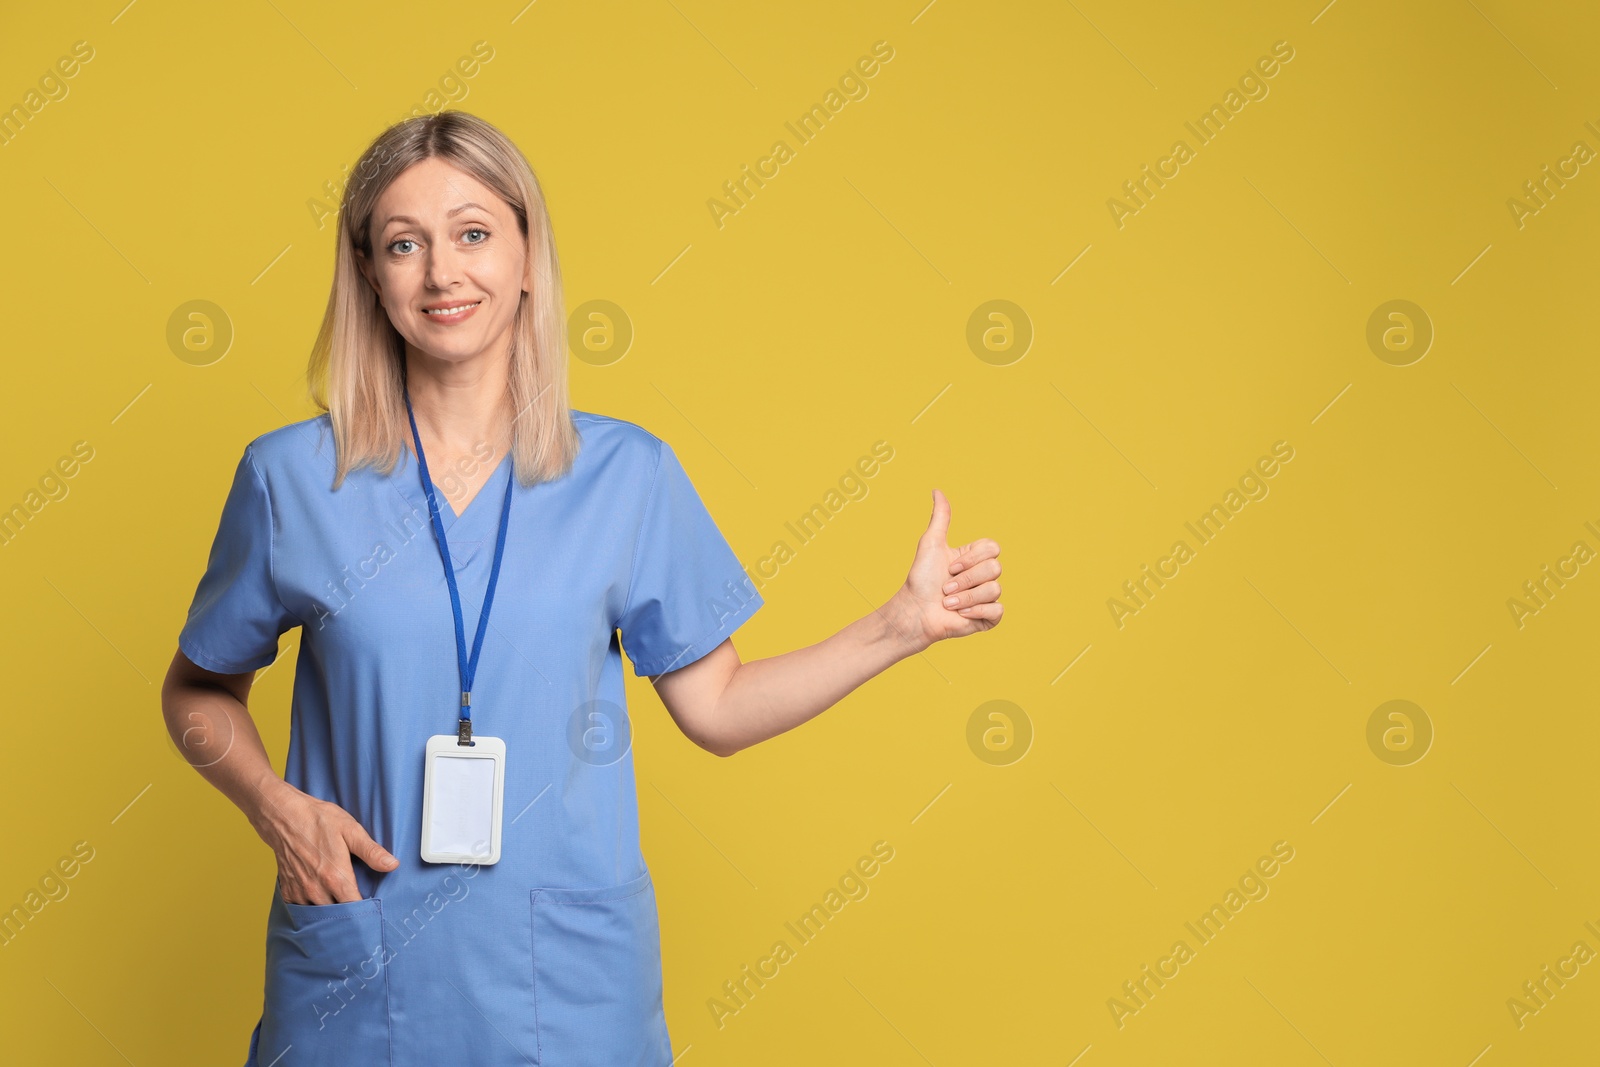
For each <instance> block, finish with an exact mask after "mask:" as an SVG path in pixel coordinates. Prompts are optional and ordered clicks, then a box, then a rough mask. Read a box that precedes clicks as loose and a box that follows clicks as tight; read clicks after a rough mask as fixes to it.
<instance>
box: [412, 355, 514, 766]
mask: <svg viewBox="0 0 1600 1067" xmlns="http://www.w3.org/2000/svg"><path fill="white" fill-rule="evenodd" d="M401 393H402V395H403V396H404V397H405V400H406V415H407V417H409V418H410V419H411V437H412V440H414V441H415V442H416V444H417V469H418V470H419V471H420V472H421V473H422V490H423V492H425V493H427V494H428V515H429V517H430V518H432V519H433V535H434V539H435V540H436V541H437V542H438V545H439V559H440V560H441V561H442V562H443V563H444V577H445V581H446V582H448V583H450V610H451V611H453V612H455V616H456V664H457V666H458V667H459V668H460V671H461V718H460V720H459V721H458V722H457V724H456V744H458V745H471V744H476V742H475V741H473V740H472V678H473V675H475V674H477V672H478V653H479V652H481V651H483V634H484V631H485V630H486V629H488V626H489V608H490V607H491V606H492V605H493V604H494V587H495V583H497V582H498V581H499V580H500V557H501V556H502V555H504V554H505V548H506V527H507V526H508V525H509V524H510V519H511V487H512V485H513V483H514V482H515V481H516V470H515V468H513V469H512V470H510V471H507V472H506V502H505V504H504V506H503V507H502V508H501V511H500V533H499V535H498V536H497V537H496V538H495V542H494V566H493V568H491V569H490V571H489V588H488V589H486V590H484V594H483V612H482V613H481V614H480V615H479V616H478V632H477V634H476V636H474V637H473V639H472V656H471V658H468V656H467V638H466V629H465V626H464V625H463V624H462V621H461V591H460V590H459V589H458V588H457V587H456V569H455V565H454V564H452V563H451V562H450V542H449V541H447V540H446V539H445V536H444V522H443V521H442V520H441V519H440V518H439V501H438V499H437V498H435V497H434V495H433V479H432V478H430V477H428V460H427V458H426V457H425V456H423V454H422V435H421V434H419V433H418V432H417V416H416V414H415V413H414V412H413V411H412V410H411V393H410V391H409V390H407V389H406V388H405V386H404V385H402V386H401Z"/></svg>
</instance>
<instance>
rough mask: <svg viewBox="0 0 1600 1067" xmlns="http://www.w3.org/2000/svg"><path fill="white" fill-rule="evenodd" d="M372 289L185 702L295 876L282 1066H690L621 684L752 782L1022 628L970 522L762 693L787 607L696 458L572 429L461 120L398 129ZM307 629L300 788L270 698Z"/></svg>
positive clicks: (275, 451) (335, 341)
mask: <svg viewBox="0 0 1600 1067" xmlns="http://www.w3.org/2000/svg"><path fill="white" fill-rule="evenodd" d="M337 256H338V258H337V261H336V266H335V272H334V280H333V290H332V294H331V296H330V298H329V302H328V308H327V312H326V315H325V317H324V319H323V324H322V330H321V333H320V334H319V336H318V338H317V343H316V346H315V348H314V351H313V354H312V357H311V367H310V372H309V373H308V380H309V382H310V383H311V387H312V397H313V399H314V400H315V401H316V402H317V405H318V406H319V407H320V408H323V409H324V411H325V413H324V414H322V415H319V416H317V417H315V418H311V419H307V420H304V421H302V422H297V423H293V424H291V425H288V426H284V427H282V428H280V429H277V430H274V431H272V432H270V433H267V434H264V435H262V436H260V437H257V438H256V439H255V440H253V441H252V442H250V444H249V445H248V446H247V447H246V448H245V451H244V456H243V458H242V459H241V460H240V462H239V465H238V467H237V469H236V471H235V474H234V480H233V485H232V489H231V490H230V492H229V494H228V497H227V501H226V503H225V505H224V508H223V512H222V518H221V523H220V527H219V529H218V532H217V536H216V540H215V541H214V543H213V545H212V548H211V554H210V559H209V562H208V565H207V569H206V571H205V574H204V576H203V577H202V578H201V580H200V583H199V586H198V588H197V589H196V591H195V597H194V602H193V606H192V607H191V608H190V611H189V616H188V619H187V621H186V623H185V624H184V626H183V629H182V632H181V633H180V635H179V638H178V645H179V652H178V654H177V655H176V656H174V658H173V662H172V667H171V669H170V670H169V672H168V675H167V679H166V684H165V686H164V688H163V693H162V699H163V709H164V714H165V716H166V719H167V723H168V729H169V731H170V732H171V733H172V735H173V737H174V739H175V740H176V741H177V742H178V743H179V745H180V749H181V750H182V751H184V752H185V754H186V755H187V756H188V758H189V759H190V761H191V762H192V763H193V764H194V765H195V766H196V768H197V769H198V770H199V771H200V773H201V774H202V775H204V776H205V777H206V779H207V780H208V781H210V782H211V783H212V784H213V785H215V786H216V787H217V788H218V789H219V790H221V791H222V792H223V793H224V794H225V795H226V796H227V797H228V798H229V799H230V800H232V801H233V802H234V803H235V804H237V805H238V806H239V808H240V809H241V810H243V811H244V813H245V815H246V816H247V817H248V818H249V820H250V823H251V825H252V827H253V828H254V829H255V830H256V832H257V833H258V834H259V835H260V836H261V838H262V840H263V841H265V842H266V843H267V844H268V845H269V846H270V847H271V848H272V851H273V854H274V856H275V857H276V859H277V866H278V877H277V881H276V884H275V886H274V889H273V896H272V900H271V904H270V908H269V911H268V918H267V973H266V996H265V1004H264V1010H263V1012H262V1015H261V1019H260V1021H259V1022H258V1024H257V1026H256V1029H255V1032H254V1033H253V1034H252V1035H251V1040H250V1059H249V1063H250V1064H252V1065H254V1064H260V1065H262V1067H265V1065H267V1064H280V1065H281V1067H291V1065H300V1064H330V1065H331V1064H339V1065H348V1064H369V1063H370V1064H377V1063H384V1064H391V1065H393V1067H409V1065H413V1064H428V1065H438V1064H467V1063H470V1064H475V1065H486V1064H501V1063H504V1064H513V1063H534V1062H537V1063H540V1064H545V1065H555V1067H575V1065H584V1064H596V1065H605V1067H616V1065H619V1064H649V1065H666V1064H669V1063H671V1061H672V1059H673V1054H672V1049H671V1045H670V1042H669V1040H668V1036H667V1028H666V1022H665V1018H664V1015H663V1010H662V997H661V961H660V942H659V930H658V927H657V916H656V902H655V892H654V887H653V885H652V884H651V880H650V874H649V871H648V870H647V869H646V866H645V862H644V857H643V855H642V854H641V852H640V848H639V841H638V820H637V806H636V800H635V796H634V788H633V785H634V773H633V764H632V759H631V753H630V746H629V744H628V740H629V738H628V733H627V715H626V712H625V711H624V709H623V703H624V693H623V674H622V657H621V653H622V651H624V650H626V652H627V653H628V657H629V659H630V660H631V661H632V663H633V668H634V672H635V674H636V675H641V676H649V677H650V679H651V681H652V682H653V683H654V685H655V687H656V691H657V692H658V693H659V694H660V695H661V699H662V702H663V703H664V704H665V705H666V707H667V710H668V712H669V713H670V714H671V715H672V717H673V719H674V720H675V721H676V722H677V724H678V726H679V727H680V728H681V729H682V730H683V732H684V734H686V735H687V736H688V737H689V738H690V739H691V740H693V741H694V742H695V743H696V744H698V745H700V746H701V747H703V748H705V749H707V750H708V751H710V752H713V753H716V754H718V755H722V756H728V755H732V754H733V753H735V752H737V751H739V750H740V749H743V748H747V747H749V746H750V745H753V744H756V743H758V742H760V741H763V740H765V739H767V738H769V737H773V736H776V735H777V734H780V733H783V732H784V731H786V730H790V729H793V728H794V727H796V726H798V725H800V724H801V723H803V722H805V721H806V720H807V719H810V718H811V717H812V716H814V715H816V714H818V713H819V712H821V711H823V710H824V709H826V708H828V707H830V706H831V705H833V704H834V703H836V702H837V701H838V700H840V699H841V698H842V697H844V696H845V695H846V694H847V693H849V692H850V691H851V690H853V689H855V688H856V687H857V686H858V685H860V684H861V683H862V682H864V681H866V680H867V679H868V678H871V677H872V676H873V675H875V674H877V673H878V672H880V671H882V670H884V669H885V668H887V667H888V666H889V665H890V664H892V663H894V662H896V661H898V660H900V659H902V658H904V657H906V656H908V655H911V654H913V653H916V652H919V651H921V650H922V649H924V648H926V647H927V646H928V645H930V644H931V643H933V642H934V641H937V640H940V639H942V638H947V637H960V636H964V635H966V634H971V633H976V632H978V631H980V630H986V629H989V628H991V627H993V626H994V625H995V624H997V623H998V622H999V620H1000V616H1001V606H1000V604H999V602H998V597H999V594H1000V589H999V585H998V583H997V582H996V578H997V576H998V575H999V573H1000V564H999V560H998V559H997V555H998V553H999V546H998V545H997V544H995V542H993V541H992V540H988V539H984V540H980V541H976V542H973V543H972V544H970V545H966V546H962V547H961V548H960V549H952V548H950V547H949V546H947V545H946V543H945V530H946V528H947V526H948V523H949V515H950V508H949V504H948V503H947V502H946V501H945V499H944V497H943V496H942V495H941V494H940V493H939V492H938V491H937V490H935V491H934V504H933V518H932V520H931V522H930V524H929V526H928V528H927V531H926V532H925V533H924V534H923V535H922V538H921V540H920V541H919V542H918V545H917V550H916V555H915V559H914V561H913V563H912V566H911V571H910V575H909V576H908V577H907V579H906V580H905V582H904V584H903V585H902V586H901V587H900V588H899V589H898V590H897V591H896V592H895V594H894V595H893V596H892V597H891V598H890V599H889V601H888V603H887V604H885V605H884V606H883V607H882V608H880V609H878V610H875V611H873V612H872V613H871V614H869V615H867V616H866V617H864V618H862V619H859V620H857V621H855V622H853V623H851V624H850V625H849V626H847V627H845V628H844V629H843V630H841V631H840V632H838V633H836V634H834V635H833V636H832V637H829V638H827V639H826V640H824V641H822V642H820V643H818V644H815V645H812V646H810V647H808V648H801V649H798V650H796V651H793V652H789V653H786V654H784V655H779V656H773V657H771V658H768V659H761V660H755V661H753V662H750V663H743V662H741V660H740V659H739V655H738V653H737V652H736V651H735V650H734V647H733V641H732V640H731V636H730V635H731V634H732V633H733V631H734V630H735V629H737V628H738V627H739V625H740V624H742V623H743V622H744V621H745V620H746V619H748V618H749V617H750V616H751V615H753V614H754V613H755V611H756V610H757V609H758V608H760V607H761V605H762V603H763V601H762V598H761V596H760V594H759V593H757V592H756V591H755V589H754V588H753V587H752V586H751V584H750V582H749V580H748V578H747V577H746V576H745V574H744V572H743V570H742V568H741V567H740V564H739V561H738V559H737V558H736V557H735V556H734V554H733V552H732V550H731V549H730V548H729V547H728V544H727V542H726V541H725V540H724V539H723V538H722V536H721V534H720V532H719V531H718V529H717V527H716V525H715V524H714V523H713V522H712V520H711V517H710V516H709V515H708V514H707V512H706V510H705V508H704V506H703V505H702V503H701V501H700V498H699V496H698V495H697V493H696V492H695V489H694V488H693V486H692V485H691V483H690V481H689V479H688V476H687V475H686V474H685V472H684V469H683V467H682V466H681V465H680V463H679V461H678V459H677V457H676V456H675V454H674V453H673V451H672V449H671V448H670V447H669V446H668V445H667V444H666V443H665V442H663V441H661V440H660V439H659V438H657V437H655V436H654V435H652V434H650V433H649V432H647V431H645V430H643V429H641V428H640V427H638V426H636V425H634V424H632V423H629V422H625V421H622V420H620V419H614V418H609V417H606V416H603V415H598V414H592V413H589V412H583V411H572V410H570V409H569V408H568V406H567V387H566V370H565V366H566V362H565V361H566V352H565V332H564V323H563V310H562V293H561V275H560V270H559V266H558V263H557V260H556V254H555V245H554V241H553V238H552V235H551V228H550V220H549V215H548V213H547V211H546V208H545V203H544V198H543V194H542V192H541V191H540V188H539V184H538V181H537V179H536V178H535V177H534V174H533V172H532V170H531V169H530V168H529V167H528V164H527V162H526V160H525V159H524V158H523V157H522V155H521V154H520V153H519V152H518V151H517V150H516V148H515V147H514V146H513V145H512V144H511V143H510V142H509V141H508V140H507V139H506V138H505V137H504V136H503V135H502V134H501V133H500V132H499V131H498V130H496V129H495V128H494V127H492V126H490V125H489V124H487V123H485V122H483V121H482V120H480V119H477V118H474V117H473V116H471V115H467V114H464V113H462V112H444V113H442V114H439V115H434V116H428V117H424V118H417V119H410V120H407V121H405V122H402V123H400V124H398V125H396V126H394V127H392V128H390V129H389V130H387V131H386V132H385V133H383V134H382V135H381V136H380V137H378V139H377V140H376V141H375V142H374V143H373V144H372V146H371V147H370V148H368V149H367V151H366V153H365V154H364V155H363V157H362V159H361V161H360V163H359V164H358V165H357V167H356V169H355V171H354V173H353V175H352V177H351V180H350V183H349V185H348V186H347V187H346V189H345V193H344V198H343V204H342V207H341V212H340V216H339V234H338V253H337ZM439 490H446V492H444V493H442V494H441V493H440V492H439ZM441 495H442V496H443V497H444V499H443V500H440V499H439V497H440V496H441ZM447 561H448V562H447ZM294 626H300V627H303V633H302V636H301V640H300V652H299V658H298V664H297V668H296V676H295V685H294V698H293V708H292V718H291V731H290V740H289V753H288V759H287V764H286V771H285V774H284V776H283V777H282V778H279V777H278V776H277V775H276V774H275V773H274V772H273V770H272V767H271V764H270V763H269V761H268V758H267V755H266V752H265V750H264V748H263V746H262V743H261V739H260V736H259V735H258V734H257V732H256V730H255V727H254V724H253V722H252V721H251V718H250V715H249V713H248V711H247V709H246V698H247V695H248V693H249V690H250V685H251V682H252V679H253V678H254V674H255V672H256V671H257V670H258V669H260V668H262V667H265V666H267V665H268V664H269V663H271V662H272V661H273V660H274V658H275V657H276V655H277V642H278V636H279V635H280V634H281V633H283V632H284V631H285V630H288V629H290V628H291V627H294ZM618 629H620V630H621V634H622V636H621V640H620V643H619V641H618V639H617V636H616V633H617V630H618ZM469 638H470V641H469ZM480 667H481V670H479V668H480ZM430 738H431V739H432V740H431V741H430ZM480 746H481V747H480ZM425 751H426V752H428V753H429V755H428V756H427V757H426V758H425ZM502 751H503V756H502V757H501V758H500V759H499V760H498V762H496V761H495V760H493V759H490V758H489V757H493V756H494V755H496V754H497V753H500V752H502ZM454 757H463V758H454ZM485 759H487V760H488V761H487V762H484V760H485ZM464 767H475V768H485V771H484V774H483V775H481V776H474V775H472V774H467V775H466V776H465V777H461V776H454V775H450V774H448V773H447V769H448V768H464ZM435 774H437V776H438V780H437V781H434V780H433V776H434V775H435ZM447 777H448V779H449V780H448V781H447V780H446V779H447ZM425 792H426V794H427V795H426V797H425ZM491 808H492V809H494V811H495V814H494V815H493V817H492V819H488V817H487V816H485V814H484V813H485V812H488V811H489V810H490V809H491ZM425 812H426V813H427V814H425ZM441 812H446V813H448V814H440V813H441ZM457 816H460V817H461V818H462V819H464V820H465V822H464V823H460V824H458V823H457V822H452V820H453V819H456V817H457ZM463 825H470V826H471V827H475V828H476V829H471V830H463V829H462V826H463ZM485 827H490V829H487V830H486V829H484V828H485ZM464 833H465V834H467V836H468V837H471V842H470V844H471V854H470V855H462V854H461V852H462V849H463V847H464V846H463V844H462V841H465V840H466V839H467V838H466V837H463V836H462V834H464ZM452 840H453V841H454V843H453V844H452V843H451V842H452ZM445 857H449V861H448V862H446V861H445Z"/></svg>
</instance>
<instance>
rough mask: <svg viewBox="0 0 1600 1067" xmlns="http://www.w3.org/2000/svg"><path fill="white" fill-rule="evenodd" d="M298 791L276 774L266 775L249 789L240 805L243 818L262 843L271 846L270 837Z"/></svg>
mask: <svg viewBox="0 0 1600 1067" xmlns="http://www.w3.org/2000/svg"><path fill="white" fill-rule="evenodd" d="M298 792H299V790H297V789H295V787H294V786H292V785H290V784H289V783H288V782H286V781H284V780H283V779H282V778H279V777H278V776H277V775H276V774H273V773H270V772H269V773H267V774H264V775H262V776H261V778H260V780H259V781H257V782H256V783H254V784H253V785H252V786H251V787H250V794H249V797H248V798H247V799H246V801H245V803H244V804H242V805H241V807H243V808H244V813H245V818H247V819H249V820H250V825H251V826H252V827H254V828H255V831H256V833H257V834H258V835H259V836H260V837H261V839H262V840H263V841H266V842H267V843H268V844H271V843H272V842H271V837H272V835H273V834H274V833H275V832H276V829H277V828H278V826H279V825H280V824H281V823H282V822H283V819H284V808H285V807H286V805H287V802H288V801H289V800H290V799H291V798H292V797H293V796H294V795H295V794H296V793H298Z"/></svg>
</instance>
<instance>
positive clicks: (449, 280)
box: [426, 243, 461, 289]
mask: <svg viewBox="0 0 1600 1067" xmlns="http://www.w3.org/2000/svg"><path fill="white" fill-rule="evenodd" d="M459 254H460V253H458V252H457V251H456V249H455V248H454V247H452V246H451V245H449V244H448V243H446V244H444V245H441V246H437V247H434V248H431V249H429V250H428V270H427V278H426V282H427V285H428V288H430V289H449V288H450V287H451V286H452V285H454V284H455V283H456V282H457V281H459V280H460V278H461V267H460V260H459V259H458V258H457V257H458V256H459Z"/></svg>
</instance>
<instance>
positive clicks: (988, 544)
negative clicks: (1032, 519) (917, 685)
mask: <svg viewBox="0 0 1600 1067" xmlns="http://www.w3.org/2000/svg"><path fill="white" fill-rule="evenodd" d="M949 528H950V501H949V500H947V499H946V498H945V495H944V493H942V492H940V491H939V490H937V489H935V490H934V491H933V518H932V519H930V520H929V522H928V528H927V530H925V531H924V532H923V534H922V537H921V539H920V540H919V541H918V542H917V555H916V558H915V559H914V560H912V562H911V573H910V574H909V575H907V576H906V581H905V585H903V586H901V588H900V590H899V592H897V593H896V594H895V598H896V599H897V600H899V601H901V604H900V605H899V608H900V610H899V611H896V612H893V613H892V615H893V616H894V617H895V618H896V619H897V620H903V621H897V623H896V625H897V627H898V628H904V627H907V626H909V627H911V628H913V632H920V636H921V638H922V640H923V641H924V642H925V643H926V644H929V645H931V644H933V643H934V642H935V641H942V640H944V639H945V638H947V637H966V636H967V635H968V634H975V633H978V632H979V631H981V630H992V629H993V628H994V627H996V626H998V625H1000V616H1001V613H1002V607H1001V604H1000V582H999V581H998V579H999V577H1000V559H999V556H1000V545H999V543H998V542H996V541H995V540H993V539H992V538H988V537H980V538H979V539H978V540H976V541H972V542H969V543H967V544H964V545H960V546H951V545H949V544H947V543H946V542H945V535H946V533H947V531H948V530H949ZM952 598H953V602H952V603H949V604H947V603H946V600H949V599H952ZM907 636H910V635H909V634H908V635H907Z"/></svg>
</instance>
